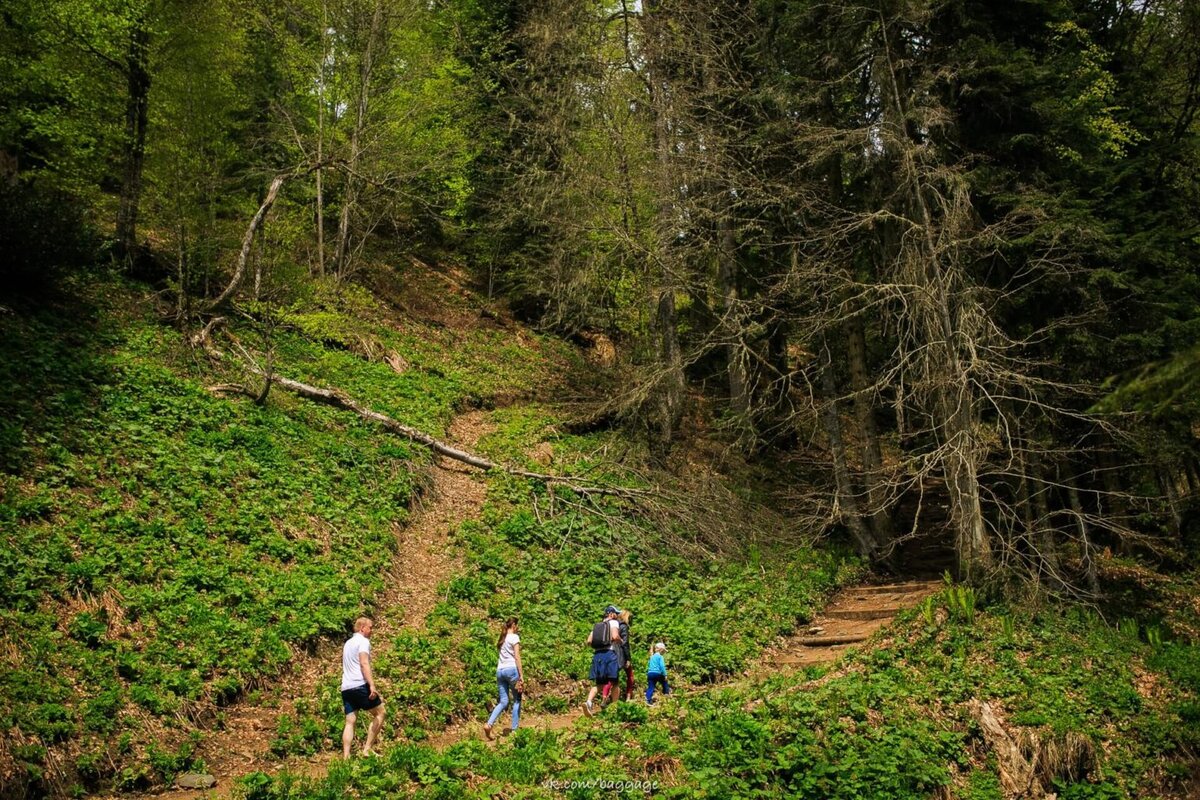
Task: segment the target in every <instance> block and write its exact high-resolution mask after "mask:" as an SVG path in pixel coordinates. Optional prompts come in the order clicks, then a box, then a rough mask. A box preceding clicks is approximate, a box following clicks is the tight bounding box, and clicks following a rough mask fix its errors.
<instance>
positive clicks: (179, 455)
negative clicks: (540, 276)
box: [0, 281, 550, 793]
mask: <svg viewBox="0 0 1200 800" xmlns="http://www.w3.org/2000/svg"><path fill="white" fill-rule="evenodd" d="M69 292H70V293H71V294H73V295H74V297H73V298H72V299H71V300H69V301H68V300H62V299H60V300H59V301H56V302H57V303H58V305H57V306H56V307H50V308H42V309H40V310H20V309H18V310H15V311H10V310H7V309H6V310H5V311H4V313H3V315H2V316H0V341H2V342H3V344H0V381H2V382H3V383H4V385H5V386H8V387H12V388H13V391H11V392H8V393H6V396H4V397H3V398H0V627H2V629H3V633H2V634H0V658H2V659H3V664H2V667H3V668H2V669H0V729H3V730H5V731H8V732H9V735H7V736H6V737H5V739H4V741H3V743H0V776H3V783H4V787H5V790H4V792H0V793H6V792H7V791H9V790H10V789H11V791H12V792H13V793H18V792H22V791H27V790H29V791H33V792H35V793H36V792H47V791H48V792H55V793H60V792H70V791H81V790H83V789H87V788H95V787H98V786H100V785H102V784H105V783H109V782H115V785H116V787H117V788H120V789H131V788H139V787H145V786H148V785H150V784H153V783H157V782H161V781H167V780H169V779H170V777H171V776H172V774H174V773H175V772H177V771H179V770H181V769H185V768H188V767H194V766H202V765H198V764H194V763H193V758H192V756H191V754H192V752H193V751H194V749H195V739H194V737H193V736H192V735H191V731H192V730H193V728H194V727H195V725H194V722H195V720H198V719H202V718H204V717H207V716H211V714H212V712H213V710H214V709H215V708H218V707H220V706H221V705H224V704H226V703H228V702H229V701H231V700H233V699H234V698H236V697H238V696H239V695H240V694H242V693H243V692H245V691H246V690H248V689H254V688H256V687H258V686H261V685H265V686H266V687H267V688H268V689H269V686H270V683H269V682H268V683H266V684H264V681H266V680H268V679H269V678H271V676H274V675H276V674H278V673H280V672H281V671H284V670H285V669H286V668H287V667H288V665H289V663H290V662H291V660H292V658H293V654H294V653H295V652H296V651H297V650H298V649H302V648H306V647H310V646H312V645H313V644H315V642H316V641H317V640H318V639H320V638H322V637H328V636H333V635H338V636H340V635H341V634H342V633H343V632H344V631H345V630H346V629H347V627H348V624H349V622H350V621H351V620H352V619H353V618H354V617H355V616H356V615H357V614H359V613H362V611H363V610H364V609H370V608H371V606H372V602H373V598H374V597H375V595H376V594H377V593H378V592H379V591H380V590H381V589H382V588H383V586H382V580H383V579H382V572H383V570H382V569H380V568H378V565H386V564H389V563H390V562H391V560H392V558H393V553H394V550H395V541H396V532H397V530H398V529H399V527H400V526H402V525H403V524H404V521H405V519H406V516H407V508H408V505H409V502H410V500H411V499H412V498H413V496H414V494H415V493H416V491H417V490H418V489H419V485H420V483H421V481H422V480H423V478H422V477H421V475H422V474H423V472H424V470H425V469H426V466H427V464H428V461H429V458H428V455H427V454H426V453H425V452H424V451H423V450H422V449H421V448H418V447H416V446H413V445H410V444H408V443H406V442H404V441H401V440H399V439H397V438H395V437H390V436H387V435H381V433H380V432H379V431H378V429H376V428H374V427H372V426H370V425H368V424H366V423H364V422H361V421H359V420H358V419H357V418H355V417H354V416H353V415H350V414H348V413H346V412H341V411H337V410H335V409H332V408H329V407H325V406H321V405H317V404H314V403H311V402H309V401H305V400H300V399H297V398H295V397H292V396H289V395H287V394H286V393H284V392H282V391H281V390H278V389H276V390H274V391H272V393H271V395H270V397H269V399H268V402H267V403H265V404H264V405H262V406H258V405H255V404H253V403H252V402H250V401H249V399H247V398H240V397H233V398H228V397H220V396H216V395H214V394H212V393H210V392H209V391H207V390H206V389H205V386H206V385H208V384H211V383H214V382H220V381H226V380H235V381H242V382H245V381H246V380H247V376H246V374H244V373H243V372H242V371H240V370H238V369H237V368H234V367H232V366H230V367H226V368H223V369H222V371H221V373H220V374H218V373H214V372H213V371H212V367H211V364H210V363H209V361H208V360H207V359H206V358H204V357H203V356H201V355H198V354H196V353H194V352H193V351H192V350H191V349H190V348H188V347H187V346H186V345H185V344H184V342H183V337H182V336H181V335H180V333H179V332H178V331H176V330H174V329H172V328H170V327H167V326H164V325H162V324H161V323H160V322H159V321H158V320H157V319H156V318H155V317H154V315H153V313H152V311H151V309H152V307H153V304H152V301H151V300H150V298H149V296H148V295H147V294H146V293H145V292H144V291H143V290H141V289H140V288H138V287H135V286H126V285H121V284H117V283H113V282H82V281H81V282H79V283H77V284H75V285H72V286H71V287H69ZM327 295H328V297H321V296H317V297H314V298H310V299H309V300H307V301H305V302H306V303H307V305H304V304H300V305H297V306H295V307H294V308H293V309H292V311H291V312H290V313H292V314H293V315H295V316H297V317H299V318H303V317H304V316H305V314H309V313H311V314H320V315H322V317H321V319H322V320H323V324H327V325H329V326H333V327H341V328H344V329H346V330H354V331H356V332H358V333H361V334H362V335H364V336H367V335H369V336H372V337H374V339H375V340H377V341H378V342H382V343H384V344H385V346H386V348H387V351H388V353H389V354H396V355H399V356H400V358H401V359H402V363H403V364H405V365H406V366H405V367H404V368H403V369H402V371H401V372H400V373H397V371H396V369H394V368H393V367H392V366H389V365H388V364H386V363H385V362H384V361H382V359H381V357H379V354H378V353H375V354H372V353H370V352H366V351H364V350H363V349H361V348H354V347H349V346H345V345H344V343H339V342H335V341H332V340H331V339H330V338H329V337H328V336H325V335H317V334H316V333H314V332H313V330H311V329H309V328H306V327H305V326H304V325H301V324H291V323H284V324H280V325H276V326H274V328H273V330H271V331H270V335H269V336H267V335H266V334H265V332H264V330H265V328H264V326H262V325H252V324H249V323H239V324H235V326H234V328H233V333H235V334H236V335H237V336H238V337H239V338H240V339H241V340H242V341H244V342H246V343H248V344H249V345H250V346H251V347H253V348H256V349H258V348H262V349H264V350H265V349H266V348H267V347H269V348H270V349H271V350H272V351H273V354H274V355H273V358H274V364H275V365H276V367H277V368H278V369H279V371H280V372H281V373H282V374H286V375H288V376H289V377H293V378H297V379H300V380H304V381H308V382H311V383H316V384H320V385H328V386H337V387H339V388H341V389H344V390H345V391H346V392H348V393H349V394H350V395H351V396H354V397H356V398H357V399H359V400H361V401H362V402H364V403H366V404H368V405H371V406H372V407H375V408H378V409H379V410H381V411H383V412H385V413H387V414H389V415H391V416H393V417H395V418H396V419H398V420H400V421H401V422H403V423H406V424H409V425H414V426H418V427H421V428H424V429H426V430H429V431H430V432H432V433H434V434H438V433H441V432H443V431H444V430H445V428H446V426H447V425H448V423H449V421H450V419H451V418H452V416H453V414H454V413H455V412H456V411H457V410H460V409H462V408H463V407H465V406H467V405H469V404H471V403H478V402H489V401H490V399H491V398H492V397H493V396H494V395H496V394H503V393H512V394H516V393H526V392H529V391H531V390H532V388H533V387H534V386H537V385H539V383H540V382H541V381H542V379H543V376H542V372H541V371H542V370H543V369H545V366H546V358H545V357H543V356H540V355H539V356H538V357H537V358H534V357H533V356H530V355H529V354H528V353H527V352H525V350H523V349H521V348H518V351H519V352H518V351H514V350H513V349H512V348H510V347H509V345H508V343H507V342H505V343H501V342H499V341H498V340H497V339H496V338H495V337H494V336H492V334H491V332H486V331H485V332H483V333H479V334H478V335H476V334H474V333H470V332H468V333H464V334H463V335H462V336H461V341H460V342H459V351H458V352H457V353H456V354H455V356H454V358H453V359H448V360H441V361H439V358H438V356H437V355H436V353H435V350H436V348H435V347H432V346H426V347H425V349H424V350H423V349H422V347H419V346H418V344H417V343H416V342H415V340H413V339H411V338H405V337H404V336H401V335H400V334H398V333H396V331H395V330H393V329H392V328H390V327H388V326H387V325H385V324H384V323H385V322H386V309H384V308H383V307H382V306H380V305H379V304H378V303H375V304H374V305H370V304H371V303H372V302H373V301H371V299H370V297H369V296H368V295H365V294H363V293H361V292H358V291H356V290H355V289H354V288H353V287H343V288H341V289H339V290H338V291H336V292H334V291H333V290H332V289H330V290H329V291H328V292H327ZM347 297H349V298H350V300H349V301H347V300H345V298H347ZM368 312H369V313H368ZM355 314H359V315H360V316H354V315H355ZM364 320H366V321H364ZM219 343H221V344H223V345H224V343H223V342H219ZM547 347H550V346H549V345H547ZM373 355H374V356H376V357H374V358H373V357H372V356H373ZM472 359H474V361H475V362H476V363H478V364H484V365H487V364H491V365H492V367H493V368H492V369H491V370H490V371H489V370H482V371H481V372H486V373H487V376H486V378H479V377H478V375H477V373H475V372H468V371H466V370H465V367H464V365H465V364H467V363H469V362H471V360H472ZM366 565H376V566H373V567H368V566H366Z"/></svg>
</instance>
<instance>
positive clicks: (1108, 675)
mask: <svg viewBox="0 0 1200 800" xmlns="http://www.w3.org/2000/svg"><path fill="white" fill-rule="evenodd" d="M961 598H962V596H961V595H960V597H959V599H958V600H955V598H954V597H952V596H951V593H950V592H947V593H943V594H942V595H940V596H938V597H937V598H935V599H933V600H931V602H930V603H929V604H928V605H927V606H926V607H925V608H924V609H922V610H921V611H919V612H909V613H908V614H907V615H906V616H905V617H904V618H902V620H901V621H900V623H899V624H898V626H897V628H896V629H894V630H893V631H892V632H891V634H890V637H889V638H888V639H886V640H884V641H881V642H879V643H878V646H876V647H874V648H872V649H868V650H864V651H862V652H860V653H859V654H856V655H853V656H851V657H850V658H848V659H846V660H845V661H843V662H842V663H841V664H839V665H836V666H835V667H834V668H833V669H832V670H830V669H829V668H826V667H821V668H810V669H808V670H805V671H802V672H799V673H795V674H790V675H787V674H785V675H778V676H775V677H772V678H769V679H767V680H763V681H740V682H737V683H733V684H730V685H726V686H719V687H715V688H712V689H710V690H707V691H696V692H691V693H685V694H683V695H676V696H675V697H674V698H672V699H670V700H667V701H664V702H663V703H661V704H658V705H656V706H655V707H653V708H651V709H646V708H645V707H644V706H641V705H637V704H628V705H620V706H617V707H615V708H613V709H610V710H609V711H607V712H605V714H604V715H602V716H601V717H599V718H596V719H594V720H581V721H580V722H578V723H577V724H576V725H575V726H573V727H572V728H570V729H567V730H563V731H545V730H540V731H539V730H522V731H519V732H518V733H517V734H516V735H514V736H512V737H510V738H509V739H508V740H507V741H504V742H502V743H500V744H499V745H497V746H496V747H494V748H491V747H488V746H486V745H484V744H483V743H482V742H480V741H478V740H470V741H463V742H460V743H457V744H455V745H453V746H451V747H448V748H445V749H443V750H437V749H435V748H432V747H428V746H422V745H420V744H414V743H404V744H399V745H396V746H394V747H393V748H391V749H390V750H389V751H388V752H387V754H386V755H385V756H384V757H382V758H379V759H370V760H365V761H355V762H352V763H350V764H337V765H335V766H334V767H333V768H331V770H330V774H329V776H328V777H327V778H325V779H323V780H321V781H311V780H307V779H304V778H302V777H299V776H295V775H283V776H278V777H274V778H270V777H267V776H265V775H262V774H257V775H253V776H250V777H249V778H248V779H246V781H244V783H243V790H244V792H245V793H246V795H247V797H250V798H254V799H255V800H282V799H283V798H289V799H290V798H300V797H313V798H326V797H327V798H333V797H342V796H347V795H353V796H357V797H362V798H367V799H368V800H369V799H370V798H376V797H379V798H382V797H391V796H402V795H403V796H413V797H422V798H440V797H494V796H497V795H498V794H499V795H503V796H509V797H517V796H519V797H562V796H566V797H580V798H582V797H594V796H598V795H601V794H611V793H612V787H614V786H616V787H625V788H626V789H627V790H632V791H633V792H634V794H640V793H642V791H643V790H644V789H645V788H646V787H651V789H650V790H651V792H652V793H653V794H654V795H655V796H662V797H678V798H693V797H694V798H700V797H762V798H782V797H788V798H813V800H817V798H820V799H821V800H825V799H826V798H834V799H835V800H842V799H844V800H857V799H858V798H883V797H886V798H927V797H931V796H953V797H960V798H971V800H999V798H1002V797H1004V793H1003V791H1002V788H1001V778H1000V772H999V763H998V760H997V756H996V754H995V752H994V750H993V749H992V748H991V747H990V746H989V744H988V743H987V742H986V740H985V737H984V736H983V734H982V732H981V729H980V726H979V724H978V722H977V721H976V717H975V715H974V712H973V711H972V708H973V706H972V703H973V701H987V702H989V703H991V704H993V705H994V706H995V707H996V708H998V709H999V710H1000V713H1001V714H1002V715H1003V716H1004V717H1005V718H1006V720H1007V724H1008V725H1009V728H1010V730H1011V731H1013V732H1014V735H1016V736H1017V737H1020V738H1021V740H1022V741H1024V742H1026V746H1027V747H1029V748H1031V752H1033V751H1037V752H1038V753H1039V754H1040V757H1041V764H1042V767H1041V771H1040V772H1039V773H1038V774H1039V775H1040V776H1041V777H1040V778H1039V780H1041V781H1043V784H1042V785H1043V788H1044V790H1046V791H1051V792H1056V793H1057V795H1058V796H1059V797H1061V798H1073V799H1075V800H1082V799H1083V798H1089V799H1091V798H1133V797H1137V798H1149V797H1188V796H1192V795H1190V794H1189V792H1191V791H1193V790H1194V788H1195V783H1194V781H1195V776H1194V775H1193V774H1192V770H1193V769H1194V764H1195V758H1196V753H1197V751H1198V750H1200V714H1197V699H1198V697H1200V675H1198V673H1197V669H1196V664H1200V657H1198V656H1200V652H1198V648H1196V647H1195V646H1194V645H1189V644H1185V643H1180V642H1165V643H1164V642H1161V641H1156V642H1153V643H1152V642H1148V641H1146V640H1145V630H1144V629H1141V630H1139V629H1138V628H1137V627H1136V626H1128V625H1123V626H1112V625H1108V624H1106V623H1104V622H1103V621H1102V620H1101V619H1100V618H1099V617H1097V616H1096V615H1094V614H1092V613H1091V612H1088V611H1086V610H1082V609H1076V610H1073V611H1069V612H1068V613H1065V614H1063V613H1061V610H1057V609H1054V610H1051V609H1048V610H1046V611H1045V612H1044V613H1037V614H1032V615H1022V614H1014V613H1013V612H1011V611H1009V610H1007V609H1005V608H1004V607H1000V606H997V607H992V608H989V609H986V610H980V611H976V610H975V608H974V605H973V604H965V603H963V602H962V601H961ZM1072 743H1074V744H1072ZM939 793H940V794H939Z"/></svg>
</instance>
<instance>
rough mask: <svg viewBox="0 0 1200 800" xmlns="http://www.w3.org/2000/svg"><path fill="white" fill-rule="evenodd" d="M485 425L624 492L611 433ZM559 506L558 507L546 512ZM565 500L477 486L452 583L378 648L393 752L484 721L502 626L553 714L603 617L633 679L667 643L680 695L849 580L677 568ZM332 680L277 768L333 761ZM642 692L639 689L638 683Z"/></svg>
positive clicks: (502, 445) (579, 679)
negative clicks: (624, 628) (402, 742)
mask: <svg viewBox="0 0 1200 800" xmlns="http://www.w3.org/2000/svg"><path fill="white" fill-rule="evenodd" d="M490 421H491V423H492V425H493V427H494V430H493V432H492V433H490V434H489V435H487V436H485V437H484V438H483V439H482V440H481V441H480V443H479V450H480V451H481V452H483V453H485V454H487V455H488V456H490V457H492V458H495V459H498V460H501V461H503V462H507V463H513V464H519V465H521V466H527V467H538V465H537V464H536V463H533V462H531V461H529V460H528V459H529V454H530V453H531V452H535V451H538V450H541V451H542V452H545V448H546V447H549V449H550V451H551V453H552V456H551V457H552V459H553V463H554V468H555V469H556V470H558V471H559V473H560V474H576V475H587V476H588V477H589V479H590V480H599V479H604V480H609V481H613V482H620V481H621V480H623V479H624V480H628V477H627V476H625V477H624V478H623V477H622V475H621V474H620V473H619V471H616V470H614V469H613V467H612V462H611V461H610V460H608V457H607V456H606V457H605V459H601V458H599V457H598V456H597V455H596V454H598V453H611V451H612V450H613V449H615V448H617V447H618V446H619V445H620V444H622V443H621V442H617V441H615V439H617V438H618V437H616V436H614V435H613V434H603V433H597V434H590V435H586V436H580V435H570V434H564V433H561V432H560V429H561V427H562V426H561V420H559V419H557V418H556V417H555V415H554V414H553V412H551V411H550V410H549V409H547V408H544V407H538V406H533V405H523V406H520V407H512V408H503V409H497V410H496V411H494V412H492V414H491V415H490ZM556 491H557V492H559V493H561V496H559V497H558V500H557V502H558V504H559V505H558V506H557V510H556V511H554V512H552V511H551V509H552V508H553V507H554V503H552V502H551V494H553V493H554V492H556ZM571 499H572V495H571V493H570V492H569V491H567V490H565V489H561V488H560V489H558V490H548V489H546V487H544V486H539V485H535V484H532V483H530V482H529V481H526V480H523V479H518V478H513V477H511V476H505V475H495V476H491V477H490V478H489V489H488V500H487V502H486V504H485V507H484V509H483V514H482V517H481V519H480V520H479V521H476V522H468V523H466V524H464V525H462V526H461V527H460V528H459V530H458V531H457V532H456V533H455V536H454V541H455V542H456V544H457V545H458V547H459V549H460V551H461V554H462V559H463V562H464V570H463V571H462V573H461V574H460V575H459V576H457V577H455V578H454V579H452V580H451V581H450V582H449V583H448V584H447V585H446V586H445V587H444V595H445V600H444V601H443V602H442V603H440V604H439V605H438V606H437V607H436V608H435V609H434V611H433V613H432V614H431V615H430V616H429V618H428V619H427V620H426V629H425V630H424V631H422V632H419V633H418V632H414V631H404V632H401V633H399V634H398V635H396V636H393V637H391V638H390V639H385V640H384V642H385V643H386V646H385V647H380V648H379V655H378V656H377V662H376V671H377V674H378V676H379V677H380V679H381V683H382V686H383V689H384V692H385V696H386V697H387V698H388V701H389V712H388V722H387V726H388V727H387V729H385V735H386V736H388V737H390V739H391V740H392V741H395V740H396V738H407V739H410V740H415V741H419V740H421V739H424V738H426V737H428V736H429V735H430V734H433V733H436V732H439V731H441V730H442V729H444V728H445V727H446V726H447V725H450V724H453V723H458V722H462V721H464V720H482V719H483V717H485V716H486V712H487V710H488V709H489V708H490V707H491V705H492V704H493V703H494V702H495V691H496V689H495V677H494V675H495V659H496V654H495V640H496V636H497V634H498V631H499V627H500V623H501V621H502V620H505V619H507V618H508V617H512V616H516V617H518V618H519V619H520V620H521V625H522V630H521V636H522V641H523V653H524V657H523V659H524V664H525V667H526V671H527V673H528V675H529V678H528V680H529V682H530V685H531V692H530V695H531V698H536V700H531V704H527V710H533V711H535V712H542V713H547V712H548V713H558V712H562V711H563V710H565V709H567V708H568V707H570V706H572V705H575V704H578V703H581V702H582V701H583V699H584V696H585V694H586V692H587V689H588V683H587V673H588V670H589V667H590V664H591V651H590V650H589V649H588V648H587V647H586V646H585V645H584V640H585V639H586V637H587V634H588V631H589V630H590V629H591V625H592V624H593V623H594V622H595V621H596V620H597V619H599V615H600V613H601V611H602V609H603V608H604V607H605V606H606V605H608V604H609V603H617V604H619V605H621V606H623V607H626V608H629V609H630V610H631V611H632V612H633V613H634V621H633V632H634V637H633V650H634V660H635V663H636V664H637V665H638V669H639V671H641V672H642V673H644V668H645V662H646V659H647V651H648V648H649V645H650V644H651V643H653V642H655V641H659V640H662V641H665V642H667V643H668V646H669V647H670V650H671V676H672V680H673V681H674V682H675V685H677V686H681V687H686V686H692V685H703V684H707V683H711V682H713V681H714V680H718V679H721V678H723V677H727V676H729V675H733V674H736V673H738V672H739V671H740V670H742V669H743V668H744V667H745V666H746V665H747V663H748V662H749V661H750V660H751V659H752V658H753V657H755V656H756V655H757V654H758V653H759V652H761V650H762V649H763V648H764V647H765V646H766V645H768V644H770V643H771V642H772V641H774V640H775V639H776V637H778V636H779V635H781V634H784V633H788V632H791V631H792V630H794V629H795V628H796V626H797V625H799V624H801V623H803V622H804V621H807V620H809V619H811V618H812V615H813V613H814V612H815V610H816V609H817V608H818V607H820V605H821V604H822V603H823V600H824V598H825V597H826V596H827V595H828V594H829V593H830V592H831V591H832V590H833V589H834V588H835V587H837V586H839V585H842V584H844V583H846V582H847V581H849V580H852V579H854V578H855V577H857V576H858V575H859V574H860V567H859V566H858V563H857V561H856V560H855V559H852V558H849V557H847V556H845V555H844V554H841V553H839V552H837V551H834V550H813V549H811V548H800V549H791V550H780V551H771V552H765V553H763V552H759V551H758V550H755V549H751V548H748V552H747V553H746V554H743V555H744V556H745V557H727V558H724V559H721V560H719V561H718V560H714V559H704V558H685V557H683V556H681V555H679V554H678V553H677V552H676V551H675V550H673V549H671V548H667V547H665V546H663V545H662V540H661V537H660V533H661V532H656V531H654V530H650V529H646V528H639V527H636V524H635V525H634V526H625V525H615V524H614V521H613V520H614V518H616V517H619V516H620V515H621V514H622V513H624V514H625V515H626V519H625V522H629V519H628V516H629V511H628V510H627V509H626V510H625V511H624V512H622V510H621V509H620V508H618V507H611V508H607V509H606V508H604V507H602V508H601V509H599V511H597V510H596V509H593V510H591V511H588V510H584V509H580V508H578V507H570V506H564V503H566V502H567V501H569V500H571ZM576 499H577V498H576ZM602 512H603V513H602ZM605 514H608V515H609V516H605ZM767 538H769V537H767ZM727 555H728V554H727ZM335 677H336V676H331V677H330V678H329V679H328V680H327V681H326V682H325V684H324V685H323V687H322V695H321V697H320V699H319V700H318V701H316V702H314V703H312V704H310V705H309V706H308V707H307V708H305V709H302V710H301V711H300V712H299V713H297V714H294V715H288V716H284V717H283V718H282V719H281V721H280V728H279V732H278V733H279V735H278V737H277V739H276V742H275V750H276V752H277V753H279V754H280V755H287V754H304V753H313V752H318V751H322V750H337V749H339V748H340V735H341V726H342V715H341V710H340V707H339V706H338V704H337V702H336V690H337V684H336V680H335ZM644 680H645V676H644V674H642V675H639V677H638V681H639V683H641V682H644Z"/></svg>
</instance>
